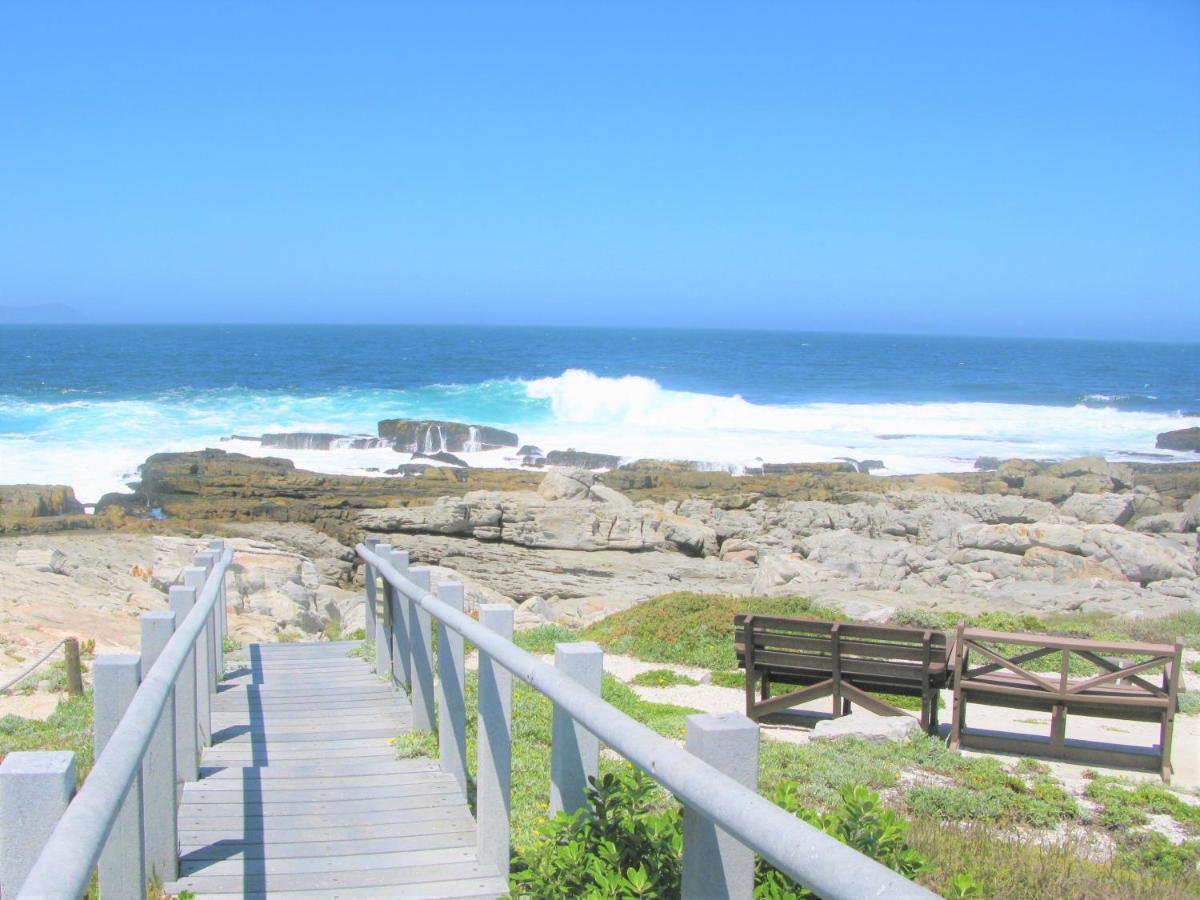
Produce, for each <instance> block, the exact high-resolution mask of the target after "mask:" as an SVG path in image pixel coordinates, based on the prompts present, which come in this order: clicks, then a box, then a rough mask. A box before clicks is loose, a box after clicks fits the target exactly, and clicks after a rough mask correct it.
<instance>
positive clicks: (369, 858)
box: [179, 847, 475, 880]
mask: <svg viewBox="0 0 1200 900" xmlns="http://www.w3.org/2000/svg"><path fill="white" fill-rule="evenodd" d="M474 856H475V848H474V847H426V848H424V849H417V850H396V851H391V852H385V853H353V854H347V855H344V856H316V855H314V856H283V857H279V856H262V857H253V856H243V855H242V854H240V853H238V854H234V855H233V856H231V857H230V858H228V859H195V860H187V861H186V862H181V863H180V865H179V876H180V878H181V879H182V878H187V877H189V876H191V875H196V876H203V877H205V878H213V877H219V876H222V875H235V876H237V875H241V874H242V873H243V872H244V871H245V870H246V869H251V870H252V871H253V872H254V874H255V875H266V876H267V877H268V878H269V879H271V880H274V879H273V876H277V875H319V874H325V873H332V872H339V873H340V872H354V873H355V874H363V875H365V874H366V873H368V872H371V871H372V870H375V869H400V868H405V867H407V866H437V865H444V866H455V865H461V864H468V865H469V864H470V863H472V862H474V859H473V857H474Z"/></svg>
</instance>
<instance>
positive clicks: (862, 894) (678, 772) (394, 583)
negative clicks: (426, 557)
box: [356, 539, 934, 900]
mask: <svg viewBox="0 0 1200 900" xmlns="http://www.w3.org/2000/svg"><path fill="white" fill-rule="evenodd" d="M356 550H357V552H358V555H359V556H360V557H361V558H362V560H363V561H364V562H365V563H366V566H367V570H366V571H367V577H366V595H367V603H368V605H369V606H371V607H372V609H371V611H370V612H369V613H368V621H372V620H375V616H374V609H373V606H374V601H375V598H376V593H377V592H376V586H375V578H376V577H377V576H379V577H382V579H383V584H384V591H383V594H384V596H383V598H382V599H383V604H382V607H383V614H382V615H381V616H379V617H378V621H377V634H376V646H377V647H378V648H379V658H378V665H379V667H380V668H379V671H380V672H381V674H384V673H387V674H389V675H390V676H392V677H394V678H396V680H398V681H401V682H402V683H403V682H405V681H409V680H410V679H411V682H410V684H409V685H408V686H409V688H410V693H411V695H412V697H413V701H414V707H415V706H416V705H417V703H418V700H419V698H422V697H429V696H432V693H433V685H432V678H433V676H432V669H431V667H430V666H429V665H428V664H427V662H428V659H427V650H426V649H425V648H426V647H427V646H428V640H429V638H428V633H429V631H428V629H429V624H428V623H429V618H430V617H431V618H432V619H436V620H437V621H438V622H440V623H441V624H442V626H443V628H442V629H441V635H442V637H443V639H445V637H446V636H447V635H448V633H454V634H456V635H458V636H460V638H465V639H466V640H468V641H470V642H471V643H472V644H474V645H475V647H476V648H477V649H478V650H479V653H480V691H479V694H480V710H479V715H480V748H481V750H480V766H481V771H480V776H481V777H480V785H479V799H478V806H479V809H478V817H479V833H480V843H481V855H482V852H483V849H484V848H483V844H484V842H485V841H486V840H487V838H486V834H487V832H489V831H496V832H498V833H499V835H500V837H501V843H502V845H503V849H504V859H505V860H507V843H508V831H509V826H508V818H507V817H508V810H509V808H510V807H511V802H510V799H509V797H508V796H500V797H495V796H494V795H495V793H496V791H497V790H499V791H500V793H501V794H504V793H506V792H507V791H508V789H509V788H510V779H509V775H508V773H507V772H500V773H496V772H489V773H487V776H486V778H485V773H484V771H483V767H484V763H485V756H486V755H487V753H485V745H486V744H487V743H488V742H495V741H496V740H497V738H498V737H499V738H500V739H503V738H505V737H507V739H508V740H510V741H511V729H510V728H509V727H508V722H507V719H508V718H510V717H511V711H510V710H509V709H495V708H485V706H488V705H489V704H490V705H491V706H492V707H496V706H499V707H504V706H505V704H506V703H507V702H510V701H509V700H506V699H505V690H504V689H503V686H502V685H501V686H499V687H498V685H497V680H496V674H495V673H496V671H497V669H496V664H498V666H499V667H500V668H502V669H504V670H506V671H507V672H509V673H511V674H512V675H515V676H516V677H517V678H519V679H521V680H522V681H524V682H525V683H526V684H528V685H529V686H530V687H532V688H534V689H535V690H537V691H538V692H540V693H541V694H543V695H545V696H546V697H548V698H549V699H550V700H552V701H553V702H554V704H555V705H556V708H557V709H556V714H557V711H558V710H561V711H563V712H564V713H565V714H566V715H568V716H569V717H570V718H571V719H573V720H574V721H575V722H577V723H579V724H580V725H582V726H583V728H585V729H586V730H587V731H588V732H590V733H591V734H592V735H594V736H595V737H596V738H598V739H600V740H602V741H604V742H605V743H606V744H608V745H609V746H610V747H611V748H612V749H614V750H615V751H617V753H619V754H620V755H621V756H623V757H625V758H626V759H627V760H629V761H630V762H632V763H633V764H635V765H636V766H637V767H638V768H640V769H641V770H642V771H643V772H645V773H646V774H647V775H649V776H650V777H651V778H653V779H654V780H655V781H657V782H658V783H659V784H660V785H662V786H663V787H664V788H666V789H667V790H669V791H670V792H671V793H672V794H674V795H675V796H676V797H678V798H679V799H680V800H681V801H682V802H683V803H684V805H685V808H686V810H687V813H688V814H689V815H692V816H695V815H698V816H700V817H702V818H703V819H704V820H706V821H707V822H708V823H711V824H712V825H715V826H716V828H717V829H718V830H719V831H718V833H717V836H716V838H715V839H713V840H710V842H709V845H708V846H706V847H705V848H704V849H707V850H709V851H710V852H712V851H714V850H716V851H720V849H721V841H722V837H721V835H720V833H719V832H720V831H723V832H726V833H727V834H728V835H729V836H731V837H732V839H733V840H734V841H736V842H738V843H740V844H741V845H743V847H744V848H748V850H750V851H753V852H754V853H758V854H760V855H762V856H763V857H764V858H766V859H767V860H769V861H770V862H771V863H772V864H774V865H775V866H776V867H777V868H779V869H780V870H781V871H783V872H785V873H786V874H787V875H789V876H790V877H792V878H794V879H795V880H796V881H798V882H799V883H801V884H803V885H805V886H806V887H808V888H810V889H811V890H813V891H815V892H816V893H817V894H819V895H820V896H821V897H824V898H827V900H862V898H868V897H933V896H934V895H933V894H931V893H930V892H929V891H927V890H926V889H925V888H923V887H921V886H920V885H917V884H914V883H913V882H911V881H909V880H908V879H906V878H904V877H903V876H902V875H900V874H898V873H897V872H894V871H892V870H891V869H889V868H887V867H886V866H884V865H882V864H880V863H878V862H876V861H875V860H873V859H870V858H869V857H867V856H864V855H863V854H861V853H859V852H858V851H856V850H854V849H852V848H850V847H848V846H847V845H845V844H843V843H841V842H840V841H838V840H836V839H835V838H832V837H830V836H829V835H827V834H825V833H823V832H821V831H819V830H818V829H816V828H814V827H812V826H811V825H809V824H807V823H806V822H803V821H801V820H800V819H798V818H797V817H796V816H794V815H792V814H791V813H789V812H787V811H786V810H784V809H782V808H780V807H778V806H776V805H775V804H773V803H771V802H770V801H768V800H767V799H766V798H764V797H762V796H761V795H759V794H758V793H757V792H756V791H755V790H753V789H751V788H749V787H746V786H745V785H743V784H742V783H739V781H737V780H735V779H734V778H732V777H730V775H728V774H726V772H723V771H721V770H720V769H718V768H714V767H713V766H712V765H710V764H708V763H706V762H704V761H703V760H701V759H700V758H698V757H697V756H696V755H693V754H692V753H690V752H688V751H687V750H684V749H682V748H680V747H677V746H676V745H675V744H673V743H671V742H670V741H668V740H667V739H665V738H663V737H661V736H660V735H658V734H657V733H655V732H654V731H653V730H651V729H650V728H647V727H646V726H644V725H642V724H640V723H639V722H636V721H635V720H633V719H631V718H630V717H629V716H627V715H625V714H624V713H622V712H620V711H619V710H617V709H616V708H614V707H612V706H610V705H609V704H608V703H606V702H604V701H603V700H602V699H600V697H599V696H597V695H596V694H595V693H593V692H592V691H590V690H589V689H588V688H587V687H585V686H583V685H582V684H580V682H579V681H577V680H575V679H574V678H572V677H570V676H568V675H566V674H564V673H563V672H561V671H559V670H558V669H557V668H555V667H554V666H551V665H548V664H547V663H544V662H541V661H540V660H538V659H537V658H535V657H533V656H532V655H530V654H529V653H527V652H526V651H524V650H522V649H521V648H519V647H517V646H516V645H515V644H514V643H512V641H511V639H510V635H511V621H512V618H511V611H510V610H508V608H507V607H487V606H485V607H482V608H481V610H480V612H481V617H480V618H481V622H477V621H475V619H473V618H471V617H470V616H468V615H466V614H465V613H464V612H462V611H461V603H462V589H461V586H457V585H456V586H454V590H453V592H452V593H453V596H454V600H455V603H454V605H450V604H448V603H446V602H444V601H443V600H440V599H439V598H438V597H437V596H435V595H434V594H432V593H430V591H429V586H428V571H426V570H422V571H420V572H419V574H418V571H417V570H414V571H413V572H411V573H410V572H409V570H408V568H407V554H403V553H402V552H401V553H393V552H392V551H391V547H390V545H378V546H377V539H371V541H370V545H368V544H359V545H358V546H357V547H356ZM397 562H398V563H399V564H400V565H399V567H397V565H395V564H394V563H397ZM401 569H403V570H404V571H403V572H402V571H401ZM410 575H411V576H415V577H417V578H419V580H420V581H422V582H423V584H417V583H415V581H414V580H413V577H409V576H410ZM402 598H403V599H402ZM405 601H407V602H405ZM456 607H458V608H456ZM505 613H507V621H506V623H505V616H504V615H502V614H505ZM421 619H424V622H422V621H420V620H421ZM489 621H493V622H499V623H500V625H499V628H498V630H499V631H500V632H501V633H497V632H498V630H493V629H492V628H489V627H488V623H489ZM505 630H507V631H508V633H507V634H505V633H503V632H504V631H505ZM371 637H372V636H371V635H370V634H368V635H367V639H368V640H370V639H371ZM562 646H566V645H562ZM440 662H441V661H440V659H439V668H440ZM485 676H486V677H487V679H488V684H487V687H486V690H485V684H484V679H485ZM506 677H507V676H506ZM508 695H509V697H511V687H509V688H508ZM451 714H452V715H453V713H451ZM445 715H446V713H443V716H445ZM458 715H461V713H458ZM705 718H712V717H705ZM457 724H458V723H453V725H455V726H457ZM442 727H444V725H443V723H441V722H439V730H441V728H442ZM443 733H444V732H443ZM757 736H758V735H757V726H755V730H754V732H753V740H754V744H753V747H754V748H755V752H754V758H755V759H757V750H756V748H757ZM454 743H455V744H457V741H455V742H454ZM690 744H691V735H690V733H689V745H690ZM496 749H497V748H496V747H495V746H492V747H491V748H490V751H488V752H490V754H491V756H492V757H497V753H496ZM453 752H455V753H457V752H460V751H459V750H458V749H457V748H454V750H453ZM556 752H557V751H556ZM506 753H507V749H505V748H502V749H501V753H500V754H499V757H498V758H500V759H501V760H502V766H507V765H508V761H507V760H508V757H507V756H506V755H505V754H506ZM443 757H444V751H443ZM443 764H445V759H444V758H443ZM490 764H491V763H490V762H489V765H490ZM451 765H453V766H455V767H458V766H461V765H463V763H462V762H461V760H457V761H455V760H452V761H451ZM456 774H458V773H456ZM485 781H486V784H485ZM489 818H490V819H493V821H485V820H486V819H489ZM497 818H499V819H501V821H494V820H495V819H497ZM684 840H685V851H684V855H685V863H684V870H685V874H684V893H685V895H689V891H688V868H689V862H688V857H689V854H688V850H687V843H688V822H687V818H686V817H685V838H684ZM494 855H498V854H494ZM695 855H699V854H695ZM742 859H743V860H744V859H745V855H743V857H742ZM750 860H751V866H750V870H749V877H750V878H751V879H752V875H753V866H752V856H751V857H750ZM742 868H743V872H744V869H745V867H744V865H743V867H742ZM747 887H749V888H750V889H752V884H751V885H748V886H747ZM737 893H738V895H739V896H741V895H744V890H739V891H737ZM714 895H725V896H728V895H729V893H728V892H726V891H725V890H724V889H722V890H720V891H716V892H715V893H714Z"/></svg>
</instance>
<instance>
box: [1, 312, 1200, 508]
mask: <svg viewBox="0 0 1200 900" xmlns="http://www.w3.org/2000/svg"><path fill="white" fill-rule="evenodd" d="M1197 413H1200V345H1196V344H1171V343H1114V342H1091V341H1064V340H1020V339H992V338H963V337H922V336H896V335H867V334H827V333H811V334H809V333H803V332H767V331H687V330H649V329H596V328H578V329H568V328H537V327H512V328H498V327H487V328H464V327H430V326H372V325H354V326H351V325H346V326H336V325H335V326H288V325H262V326H244V325H238V326H220V325H212V326H203V325H187V326H160V325H145V326H124V325H122V326H117V325H59V326H36V325H27V326H21V325H9V326H0V483H13V482H55V483H66V484H70V485H72V486H74V487H75V489H76V492H77V494H78V495H79V496H80V498H81V499H83V500H84V501H95V500H96V499H98V498H99V496H100V495H101V494H103V493H105V492H107V491H113V490H125V489H127V488H126V486H127V484H128V482H129V481H131V480H134V479H136V477H137V466H138V465H139V463H141V462H142V461H143V460H144V459H145V458H146V457H147V456H148V455H150V454H151V453H155V452H159V451H165V450H192V449H200V448H204V447H217V448H222V449H226V450H231V451H238V452H247V453H253V454H257V455H275V456H280V455H286V456H289V457H291V458H292V459H293V460H295V462H296V463H297V464H298V465H301V466H303V467H305V468H310V469H314V470H317V471H327V472H342V473H369V472H371V471H372V470H380V469H383V468H388V467H391V466H394V465H396V463H397V461H404V460H403V458H400V457H399V456H398V454H396V453H395V452H394V451H392V450H387V449H382V450H380V449H377V450H351V449H335V450H328V451H304V450H299V451H289V452H287V453H283V452H281V451H278V450H271V451H267V450H263V449H262V448H260V447H259V446H258V444H257V443H256V442H252V441H244V440H230V439H229V438H230V437H231V436H233V435H250V436H256V435H258V434H261V433H264V432H278V431H332V432H339V433H345V434H373V433H374V432H375V426H376V422H377V421H378V420H379V419H383V418H397V417H410V418H435V419H447V420H454V421H462V422H468V423H471V424H483V425H496V426H500V427H503V428H507V429H509V430H512V431H516V432H517V433H518V434H519V435H520V438H521V440H522V442H523V443H530V444H536V445H537V446H539V447H541V448H542V449H543V450H552V449H567V448H571V447H573V448H576V449H580V450H590V451H596V452H605V453H614V454H617V455H619V456H622V457H627V458H631V459H632V458H639V457H656V458H664V459H668V458H669V459H689V460H698V461H702V462H705V463H708V464H711V465H712V466H714V467H725V468H729V469H730V470H731V471H738V470H739V468H740V467H744V466H750V465H756V464H758V463H760V462H761V461H766V462H803V461H818V460H831V459H836V458H843V457H844V458H852V459H860V460H861V459H878V460H881V461H882V462H883V463H884V465H885V469H884V470H882V471H883V472H884V473H885V474H886V473H912V472H935V471H962V470H968V469H970V468H972V467H973V465H974V462H975V460H976V459H977V458H978V457H979V456H997V457H1010V456H1025V457H1034V458H1043V459H1054V458H1065V457H1069V456H1075V455H1080V454H1088V453H1098V454H1102V455H1104V456H1106V457H1109V458H1110V459H1123V460H1145V461H1154V460H1161V461H1169V460H1172V459H1188V458H1189V455H1187V454H1172V453H1168V452H1163V451H1156V450H1155V448H1154V440H1155V436H1156V434H1158V433H1159V432H1161V431H1166V430H1170V429H1174V428H1182V427H1186V426H1188V425H1193V424H1197V423H1198V422H1200V419H1198V418H1197V416H1196V414H1197ZM509 455H511V454H508V455H506V453H505V452H504V451H494V452H492V453H490V454H476V455H474V456H473V457H471V458H470V459H469V461H471V462H472V463H473V464H486V465H515V464H516V460H513V459H510V458H508V457H509ZM469 456H471V455H469ZM1190 458H1191V459H1193V460H1194V459H1196V457H1195V455H1194V454H1192V455H1190Z"/></svg>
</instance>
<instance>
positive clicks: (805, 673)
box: [733, 613, 949, 687]
mask: <svg viewBox="0 0 1200 900" xmlns="http://www.w3.org/2000/svg"><path fill="white" fill-rule="evenodd" d="M733 624H734V645H735V648H736V650H737V656H738V662H739V663H741V664H742V665H743V666H745V667H747V668H749V667H750V666H753V667H754V668H755V669H757V670H760V671H766V672H771V673H773V674H776V675H781V676H784V677H786V676H787V675H789V674H791V675H794V676H797V677H813V676H817V675H825V676H833V675H839V676H841V677H847V678H850V679H854V678H859V679H865V680H870V681H872V682H874V683H883V684H895V685H896V686H898V687H900V686H919V685H921V684H923V683H926V682H927V680H928V678H929V673H930V670H931V667H937V668H938V669H939V670H940V671H942V672H944V671H945V664H946V662H947V646H948V643H949V641H948V638H947V635H946V633H945V632H943V631H938V630H935V629H923V628H907V627H902V626H899V625H868V624H862V623H850V622H827V621H824V620H821V619H797V618H790V617H782V616H758V615H753V614H749V613H739V614H738V615H736V616H734V620H733ZM748 637H749V638H750V644H749V654H747V639H748Z"/></svg>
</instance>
